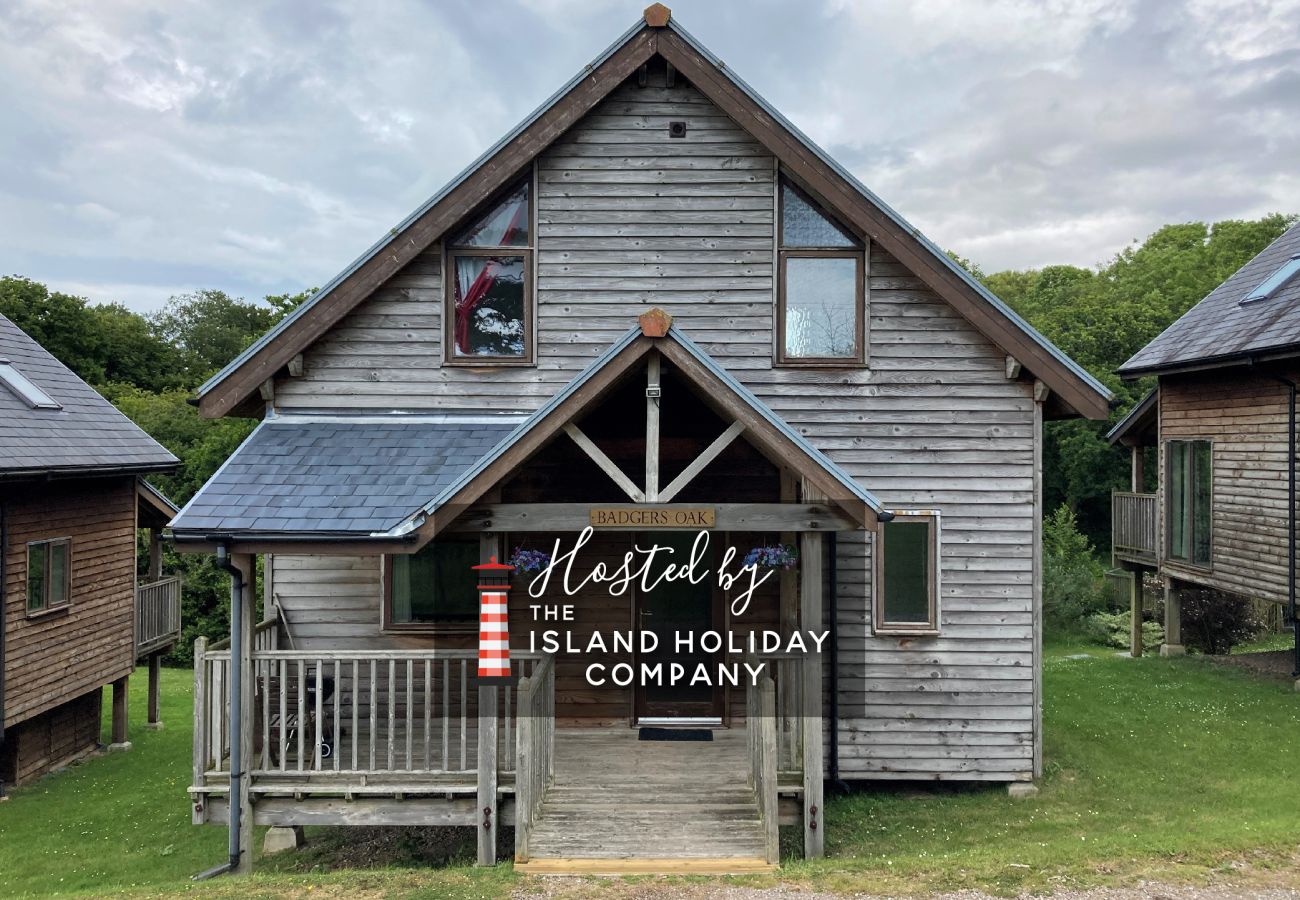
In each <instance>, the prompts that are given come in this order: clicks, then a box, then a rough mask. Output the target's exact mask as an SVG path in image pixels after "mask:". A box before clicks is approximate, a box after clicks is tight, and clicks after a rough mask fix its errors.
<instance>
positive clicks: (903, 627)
mask: <svg viewBox="0 0 1300 900" xmlns="http://www.w3.org/2000/svg"><path fill="white" fill-rule="evenodd" d="M891 512H892V513H893V514H894V518H893V520H892V521H893V522H909V521H922V522H925V523H926V524H928V525H929V527H930V528H929V531H930V533H929V543H930V565H929V572H928V573H927V574H928V575H929V579H928V580H929V601H930V602H929V611H928V612H929V615H928V621H925V622H890V621H888V620H887V619H886V618H885V528H886V527H888V524H889V523H882V524H881V529H880V531H878V532H877V533H876V535H875V536H874V538H873V540H872V544H873V545H874V547H873V550H872V559H871V566H872V576H871V582H872V588H873V591H872V598H871V600H872V604H871V606H872V614H871V630H872V633H873V634H879V635H913V636H915V635H929V636H934V635H937V634H939V633H940V628H941V626H940V617H939V616H940V596H941V594H942V588H943V583H942V574H941V573H942V566H941V565H940V553H941V550H942V547H943V540H942V530H943V529H942V523H941V518H942V517H941V516H940V513H939V510H937V509H909V510H891Z"/></svg>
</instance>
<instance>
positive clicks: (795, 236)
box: [781, 184, 858, 249]
mask: <svg viewBox="0 0 1300 900" xmlns="http://www.w3.org/2000/svg"><path fill="white" fill-rule="evenodd" d="M781 244H782V246H785V247H844V248H846V249H848V248H852V247H856V246H858V242H857V241H855V240H854V239H853V238H851V237H849V236H848V235H847V234H845V233H844V232H843V231H841V230H840V227H839V226H838V225H836V224H835V223H834V222H832V221H831V220H830V219H828V218H826V216H824V215H822V214H821V213H820V212H819V211H818V210H817V209H816V208H815V207H813V206H812V205H811V204H809V203H808V201H807V200H805V199H804V198H803V197H801V196H799V192H798V191H796V190H795V189H794V188H792V187H790V186H789V185H788V184H783V185H781Z"/></svg>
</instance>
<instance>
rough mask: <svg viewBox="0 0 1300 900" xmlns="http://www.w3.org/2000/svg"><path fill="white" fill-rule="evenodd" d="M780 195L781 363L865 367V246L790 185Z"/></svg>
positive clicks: (785, 185)
mask: <svg viewBox="0 0 1300 900" xmlns="http://www.w3.org/2000/svg"><path fill="white" fill-rule="evenodd" d="M780 192H781V196H780V206H781V210H780V225H779V232H780V233H779V235H778V241H777V243H778V251H777V265H778V270H779V271H778V277H779V279H780V281H779V286H778V288H777V326H778V341H777V361H778V362H780V363H784V364H790V365H833V366H845V365H864V364H865V363H866V361H867V356H866V291H865V268H866V250H865V248H864V246H863V243H862V241H860V240H858V239H857V238H856V237H854V236H853V235H852V234H851V233H850V232H849V231H848V230H847V229H845V228H844V227H842V226H841V225H839V224H838V223H837V222H835V221H834V220H833V219H831V218H830V217H829V216H828V215H826V214H825V213H824V212H822V211H821V210H820V209H819V208H818V207H817V205H816V204H815V203H814V202H813V201H812V199H811V198H809V197H808V196H807V195H805V194H804V193H803V192H802V191H800V190H799V189H798V188H796V187H794V186H793V185H791V184H790V183H788V182H785V181H783V182H781V188H780Z"/></svg>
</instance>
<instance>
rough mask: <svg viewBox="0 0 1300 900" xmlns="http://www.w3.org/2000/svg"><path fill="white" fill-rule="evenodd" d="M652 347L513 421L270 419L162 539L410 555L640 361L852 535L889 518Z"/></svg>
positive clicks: (798, 443) (654, 340) (673, 337)
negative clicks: (661, 371)
mask: <svg viewBox="0 0 1300 900" xmlns="http://www.w3.org/2000/svg"><path fill="white" fill-rule="evenodd" d="M656 313H657V311H656ZM654 314H655V313H652V314H649V315H654ZM659 315H661V316H663V318H664V319H666V318H667V317H666V316H664V315H663V314H661V313H660V314H659ZM644 318H645V317H643V319H644ZM653 334H657V333H656V332H651V333H647V332H645V331H643V330H642V328H641V327H636V326H634V327H633V328H630V329H629V330H628V331H627V332H626V333H625V334H624V335H623V336H622V337H621V338H619V340H617V341H615V342H614V344H613V345H612V346H610V347H609V348H608V349H607V350H606V351H605V352H604V353H603V354H601V355H600V356H599V357H598V358H597V359H595V360H594V361H593V362H592V363H591V365H589V366H588V367H587V368H586V369H584V370H583V371H582V372H581V373H580V374H579V375H578V376H577V377H576V378H574V379H573V380H572V381H571V382H569V384H568V385H566V386H565V387H564V388H563V389H562V390H561V391H560V392H559V393H557V394H556V395H555V396H554V397H552V398H551V399H550V400H549V401H548V402H547V403H546V404H545V405H544V406H542V407H541V408H540V409H538V410H537V411H536V412H535V413H533V414H532V415H530V416H528V417H527V418H526V419H523V420H522V421H520V419H519V418H517V417H516V418H511V417H508V416H493V415H487V414H484V415H447V416H432V417H430V416H414V415H398V414H391V415H383V416H373V415H372V416H334V417H311V416H276V417H272V418H269V419H267V420H265V421H263V422H262V423H261V424H260V425H258V427H257V428H256V429H255V430H254V431H253V433H252V434H251V435H250V436H249V437H248V439H247V440H245V441H244V443H243V444H241V445H240V447H239V448H238V449H237V450H236V451H235V453H234V454H233V455H232V456H231V457H230V458H229V459H228V460H227V461H226V463H225V464H224V465H223V466H222V467H221V468H220V469H219V470H218V471H217V473H216V474H215V475H213V477H212V478H211V479H210V480H209V481H208V483H207V484H205V485H204V486H203V487H202V488H201V489H200V490H199V492H198V493H197V494H195V495H194V497H193V498H192V499H191V500H190V502H189V503H188V504H186V506H185V508H184V509H182V510H181V512H180V514H179V515H177V517H176V518H175V519H174V520H173V521H172V523H171V529H172V534H173V536H174V537H175V538H176V540H177V541H178V542H181V543H186V542H189V543H195V542H200V543H203V544H205V545H210V544H212V543H219V542H223V541H239V542H248V543H253V542H279V541H294V542H301V543H311V542H313V541H319V542H321V543H325V542H331V543H332V542H339V541H344V542H352V543H355V544H358V545H361V544H389V545H392V544H404V545H406V546H405V548H404V549H407V550H409V549H412V548H414V547H419V546H421V545H423V544H424V543H426V542H428V541H429V540H431V539H432V538H433V536H434V535H435V534H436V533H437V532H438V531H440V530H442V529H443V528H444V527H445V526H447V525H449V524H450V523H451V521H452V520H453V519H455V518H456V517H457V516H459V515H461V514H462V513H463V512H465V511H466V510H467V509H468V508H469V507H470V505H471V504H474V503H475V502H477V501H479V500H480V498H481V497H482V496H483V494H484V493H485V492H486V491H487V490H489V489H490V488H492V487H494V486H495V485H497V484H498V483H500V482H501V480H502V479H503V478H505V477H507V476H508V475H509V474H511V473H512V472H513V471H515V470H516V468H517V467H518V466H519V465H520V464H522V463H523V462H524V461H526V460H527V459H528V458H529V457H530V456H532V455H533V454H534V453H535V452H536V451H537V450H539V449H540V448H541V447H543V446H544V445H545V444H546V443H547V442H548V441H550V440H552V439H554V438H555V437H556V436H557V435H559V434H561V433H562V432H563V429H564V427H565V425H567V424H570V423H571V422H573V420H574V419H575V418H577V417H579V416H580V415H581V414H582V413H583V412H584V411H586V410H588V409H590V408H591V407H592V406H593V405H594V403H596V402H597V401H598V400H600V398H601V397H603V396H604V394H605V393H606V392H607V391H608V390H609V389H611V388H612V387H613V385H614V384H615V383H616V382H617V381H618V380H619V378H620V377H621V376H623V375H624V374H626V373H627V372H629V371H630V370H631V369H632V368H633V367H634V366H636V365H637V364H638V363H639V362H641V361H642V360H643V359H644V358H645V357H646V356H647V354H649V353H651V352H652V351H655V352H658V353H659V354H661V355H662V356H663V358H664V359H666V360H668V361H670V362H671V363H672V364H673V365H674V366H676V367H677V369H678V370H679V371H680V373H681V374H682V375H683V377H685V378H686V379H687V380H688V381H690V382H691V383H692V384H693V385H694V386H695V387H696V388H697V389H698V390H699V391H700V393H701V395H702V396H704V397H707V398H708V400H709V402H710V403H711V404H713V405H715V406H716V407H717V408H718V409H719V410H720V411H721V412H723V413H724V414H725V415H727V416H728V417H730V418H732V419H733V420H734V421H736V422H738V423H740V424H741V425H743V426H744V429H745V430H744V434H745V437H746V439H747V440H749V441H751V442H752V443H754V444H755V445H756V446H757V447H758V448H759V449H760V450H762V451H764V452H765V453H767V454H768V455H770V456H774V457H778V458H780V459H781V461H782V463H783V464H785V465H786V466H788V467H789V468H790V469H792V470H793V471H795V472H796V473H798V474H799V475H800V476H801V477H802V478H803V479H804V480H805V482H806V483H807V484H808V485H809V486H810V489H811V490H812V491H814V492H819V493H821V494H823V495H825V497H826V499H827V500H828V501H830V502H831V503H833V504H835V505H836V506H838V507H839V508H840V509H841V510H843V511H844V513H845V514H846V515H847V517H848V518H849V519H850V520H852V521H853V522H854V523H855V524H857V525H859V526H861V527H872V526H874V524H875V522H876V521H877V520H883V519H888V518H890V514H889V513H888V512H887V511H885V510H884V509H883V507H882V506H881V505H880V502H879V501H878V500H877V499H876V498H875V497H874V496H873V495H872V494H871V493H870V492H869V491H867V490H866V489H865V488H863V487H862V486H861V485H859V484H858V483H857V482H856V481H855V480H854V479H853V477H852V476H851V475H849V474H848V473H847V472H845V471H844V470H843V469H841V468H840V467H839V466H837V465H836V464H835V463H834V462H833V461H832V460H831V459H830V458H829V457H827V456H826V455H825V454H824V453H822V452H821V451H820V450H818V449H817V448H816V447H814V446H812V445H811V444H810V443H808V441H806V440H805V439H804V438H803V437H802V436H801V435H800V434H799V433H798V432H796V431H795V430H794V429H793V428H791V427H790V426H789V425H788V424H787V423H786V422H785V421H783V420H782V419H781V418H780V417H779V416H778V415H776V413H774V412H773V411H772V410H771V409H769V408H768V407H767V406H766V405H765V404H764V403H763V402H762V401H761V400H759V399H758V398H757V397H756V396H754V394H753V393H752V392H751V391H750V390H749V389H748V388H746V387H745V386H744V385H743V384H741V383H740V382H739V381H737V380H736V379H735V378H734V377H733V376H732V375H731V374H730V373H729V372H727V371H726V369H724V368H723V367H722V366H720V365H719V364H718V363H717V362H716V361H715V360H713V359H712V358H711V357H710V356H709V355H708V354H707V353H705V352H704V351H703V350H702V349H700V347H699V346H697V345H696V344H695V343H694V342H693V341H691V340H690V339H689V338H688V337H687V336H686V335H685V334H684V333H682V331H681V329H679V328H677V327H676V326H673V327H670V328H667V329H666V333H662V334H660V335H659V336H652V335H653Z"/></svg>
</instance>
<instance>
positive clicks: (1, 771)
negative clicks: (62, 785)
mask: <svg viewBox="0 0 1300 900" xmlns="http://www.w3.org/2000/svg"><path fill="white" fill-rule="evenodd" d="M102 696H103V690H102V689H100V688H95V689H94V690H91V691H88V692H87V693H85V694H82V695H81V696H80V697H76V698H74V699H72V700H69V701H67V702H65V703H61V704H60V705H58V706H56V707H54V708H53V709H49V710H46V711H45V712H42V713H39V714H38V715H35V716H32V717H31V718H29V719H27V720H26V721H24V722H23V723H22V724H21V725H18V726H15V727H14V728H13V730H12V731H9V732H7V733H6V734H5V742H4V744H3V745H0V782H4V783H5V784H6V785H9V786H13V785H23V784H27V783H28V782H31V781H34V780H35V779H37V778H39V777H40V776H42V775H44V774H46V773H47V772H51V771H53V770H55V769H58V768H60V767H62V766H66V765H68V764H69V763H72V762H75V761H76V760H78V759H81V758H82V757H84V756H87V755H88V754H90V753H92V752H94V750H95V748H96V747H97V746H98V744H99V735H100V704H101V703H102Z"/></svg>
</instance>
